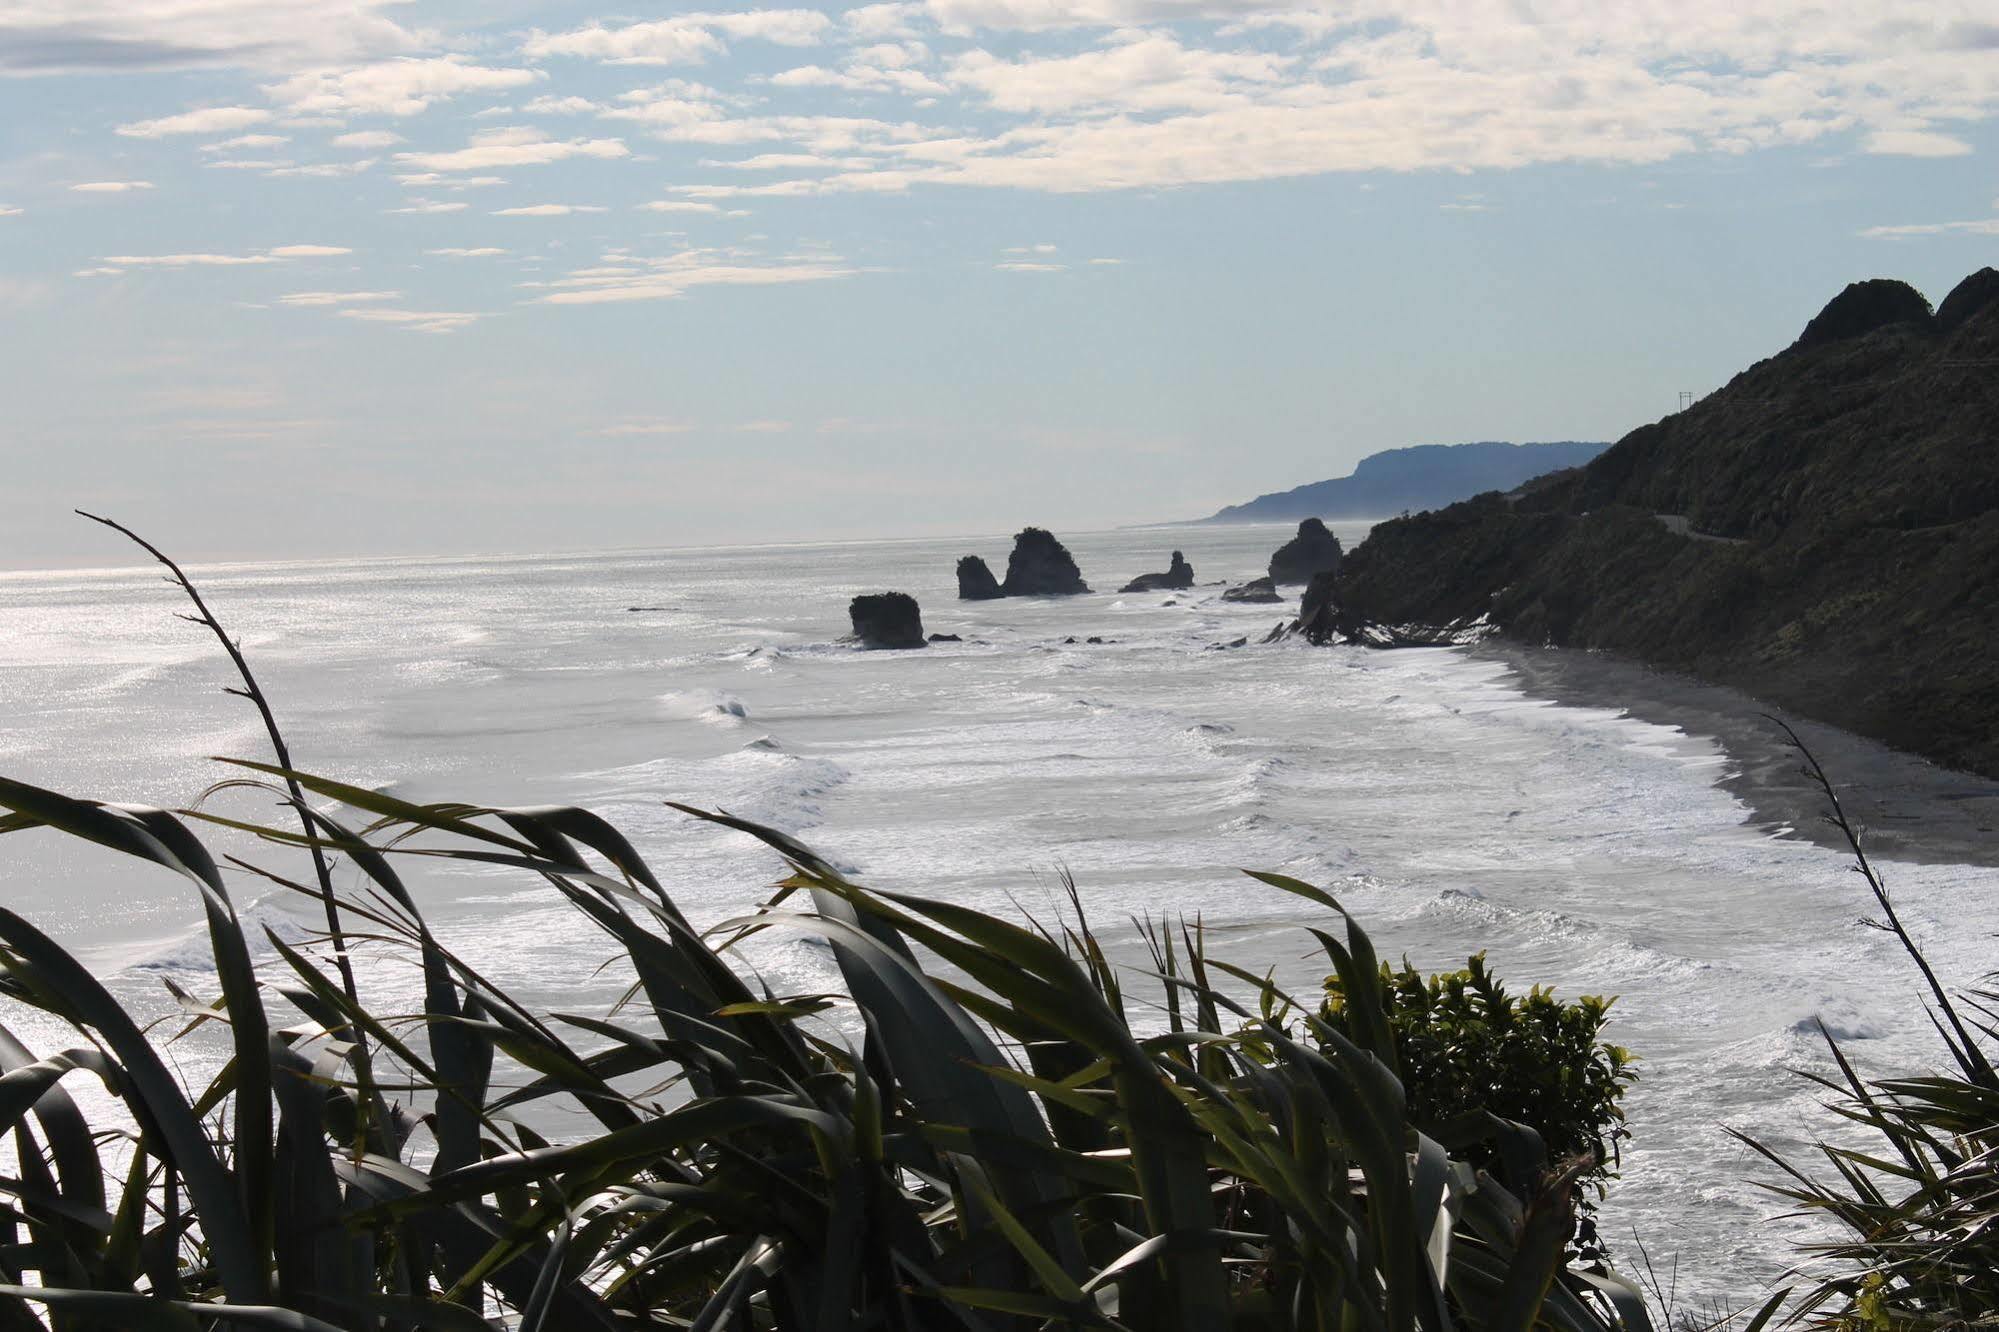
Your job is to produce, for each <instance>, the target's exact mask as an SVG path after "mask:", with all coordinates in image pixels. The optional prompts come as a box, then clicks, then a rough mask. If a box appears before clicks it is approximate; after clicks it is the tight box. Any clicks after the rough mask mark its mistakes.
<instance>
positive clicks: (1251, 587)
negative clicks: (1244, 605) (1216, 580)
mask: <svg viewBox="0 0 1999 1332" xmlns="http://www.w3.org/2000/svg"><path fill="white" fill-rule="evenodd" d="M1222 600H1223V601H1255V602H1266V601H1282V600H1284V598H1283V597H1282V596H1280V595H1279V594H1278V591H1277V584H1275V583H1273V582H1271V581H1270V580H1269V579H1268V578H1259V579H1256V580H1255V581H1254V582H1249V583H1244V584H1243V585H1242V586H1241V587H1232V588H1230V589H1229V590H1228V591H1226V592H1224V593H1222Z"/></svg>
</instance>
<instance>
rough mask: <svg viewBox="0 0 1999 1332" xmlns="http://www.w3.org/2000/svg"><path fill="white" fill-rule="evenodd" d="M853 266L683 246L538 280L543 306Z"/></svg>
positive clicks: (807, 276)
mask: <svg viewBox="0 0 1999 1332" xmlns="http://www.w3.org/2000/svg"><path fill="white" fill-rule="evenodd" d="M857 272H859V270H858V269H855V268H852V267H849V266H847V265H846V264H845V263H843V262H842V261H841V260H840V259H838V258H837V257H834V256H830V255H828V256H824V257H812V258H804V257H798V258H786V259H779V260H764V259H761V258H759V257H757V256H755V255H752V254H746V253H743V252H740V251H725V250H715V249H688V250H682V251H679V252H678V253H676V254H671V255H666V256H663V257H657V258H632V259H629V260H627V261H626V262H623V263H619V264H612V265H605V266H601V267H597V268H583V269H576V270H574V271H572V272H570V273H569V274H567V275H566V276H564V277H562V278H559V279H557V280H555V281H553V282H549V283H546V284H544V285H545V287H546V289H547V290H546V294H545V295H543V296H541V297H540V298H539V300H540V302H541V303H542V304H546V305H600V304H607V303H614V302H624V301H663V300H674V299H677V298H679V297H681V296H684V295H686V294H687V293H688V292H689V291H691V290H693V289H694V288H696V287H710V286H759V287H760V286H774V285H780V284H785V283H793V282H827V281H832V280H834V279H838V278H845V277H852V276H853V275H854V274H855V273H857Z"/></svg>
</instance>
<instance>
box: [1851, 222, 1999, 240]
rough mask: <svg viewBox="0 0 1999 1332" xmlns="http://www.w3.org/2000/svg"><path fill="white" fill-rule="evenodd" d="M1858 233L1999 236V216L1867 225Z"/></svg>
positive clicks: (1911, 236)
mask: <svg viewBox="0 0 1999 1332" xmlns="http://www.w3.org/2000/svg"><path fill="white" fill-rule="evenodd" d="M1860 234H1861V236H1862V237H1864V238H1865V239H1867V240H1914V239H1916V238H1917V237H1920V236H1999V217H1985V218H1974V219H1972V220H1971V221H1968V222H1920V223H1916V224H1913V225H1909V226H1897V227H1868V228H1867V229H1866V230H1865V231H1862V232H1861V233H1860Z"/></svg>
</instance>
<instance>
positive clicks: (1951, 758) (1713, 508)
mask: <svg viewBox="0 0 1999 1332" xmlns="http://www.w3.org/2000/svg"><path fill="white" fill-rule="evenodd" d="M1921 303H1922V298H1921V296H1920V295H1918V294H1916V293H1914V292H1913V291H1912V290H1910V289H1907V288H1903V287H1901V286H1900V284H1883V285H1879V286H1877V285H1875V284H1868V283H1860V284H1856V286H1855V287H1849V288H1848V289H1847V290H1846V291H1845V292H1842V293H1841V294H1840V295H1839V296H1838V297H1837V298H1835V300H1834V301H1833V302H1832V303H1831V304H1830V305H1828V306H1827V307H1826V309H1825V311H1824V312H1823V313H1821V314H1820V315H1819V316H1818V317H1817V318H1815V319H1813V320H1812V321H1811V325H1810V328H1809V330H1808V332H1807V335H1806V336H1804V337H1801V338H1799V339H1798V341H1797V343H1795V344H1793V346H1792V347H1791V348H1789V349H1788V350H1787V351H1785V352H1784V353H1783V354H1781V355H1778V356H1773V357H1771V358H1770V359H1768V360H1765V361H1762V362H1759V363H1758V364H1756V365H1754V366H1751V367H1750V368H1749V369H1747V370H1745V371H1743V372H1742V373H1741V374H1739V375H1737V376H1736V377H1735V379H1734V380H1733V381H1731V382H1730V383H1729V384H1728V385H1726V386H1725V387H1723V388H1722V389H1720V390H1718V391H1717V392H1715V393H1713V394H1710V395H1709V396H1708V397H1706V398H1703V399H1701V400H1700V401H1699V402H1697V403H1695V404H1694V405H1693V406H1692V407H1689V408H1687V409H1686V410H1683V411H1680V412H1676V413H1674V414H1673V415H1671V416H1668V417H1666V418H1664V419H1663V420H1660V421H1658V422H1655V423H1654V424H1651V425H1647V426H1642V427H1640V428H1639V429H1637V430H1634V431H1632V432H1631V433H1630V434H1629V435H1627V436H1625V437H1624V439H1623V440H1621V441H1619V442H1618V443H1617V444H1616V445H1615V446H1613V447H1612V448H1611V449H1610V450H1609V452H1607V453H1605V454H1604V455H1603V456H1602V457H1600V458H1598V459H1597V460H1596V461H1595V462H1593V463H1590V464H1589V465H1588V466H1586V467H1582V468H1579V469H1577V470H1575V471H1574V472H1571V473H1569V474H1567V475H1564V476H1560V477H1555V478H1550V479H1549V481H1548V482H1547V483H1545V484H1543V485H1540V486H1537V487H1535V488H1532V489H1530V490H1527V491H1524V492H1519V493H1516V494H1513V495H1500V494H1496V493H1493V494H1486V495H1481V496H1479V497H1477V498H1475V499H1471V500H1466V501H1464V502H1462V503H1459V504H1454V505H1451V506H1450V507H1448V508H1445V509H1440V510H1437V511H1436V512H1434V513H1426V514H1418V515H1416V516H1414V517H1409V518H1400V519H1394V520H1391V521H1389V522H1385V523H1382V524H1379V525H1378V526H1376V527H1375V528H1374V530H1373V531H1372V532H1371V533H1370V534H1369V536H1368V539H1367V540H1366V541H1364V542H1362V543H1361V544H1360V545H1359V546H1358V547H1356V548H1355V549H1354V550H1353V551H1352V552H1351V553H1350V554H1349V555H1348V556H1347V557H1346V559H1345V560H1344V561H1343V562H1342V563H1341V566H1340V570H1339V573H1338V575H1337V577H1336V579H1335V586H1334V593H1333V596H1334V600H1335V601H1336V602H1337V610H1336V612H1335V614H1336V617H1337V618H1338V620H1339V622H1340V634H1339V636H1340V637H1342V638H1346V639H1349V640H1357V641H1375V637H1376V636H1386V637H1388V638H1391V639H1393V640H1395V641H1404V642H1406V641H1410V639H1411V635H1412V634H1413V633H1414V632H1415V630H1416V628H1417V627H1428V629H1429V630H1430V631H1432V632H1448V633H1450V634H1452V635H1453V636H1460V635H1463V634H1468V633H1473V632H1486V631H1489V630H1490V629H1492V628H1496V629H1497V630H1499V631H1500V632H1502V633H1504V634H1505V635H1506V636H1507V637H1510V638H1513V639H1516V640H1519V641H1522V642H1527V643H1532V644H1536V645H1542V644H1547V645H1554V646H1563V647H1579V648H1588V649H1602V650H1607V651H1612V652H1617V653H1621V654H1624V655H1626V656H1629V657H1632V658H1635V659H1637V660H1640V661H1643V662H1645V663H1647V664H1649V665H1652V666H1656V667H1661V668H1665V669H1668V670H1675V671H1681V672H1684V673H1686V674H1689V675H1692V676H1695V677H1696V678H1699V679H1704V680H1709V681H1713V682H1715V683H1719V684H1724V685H1729V686H1732V687H1734V688H1737V689H1741V690H1743V691H1745V692H1747V693H1750V694H1752V695H1755V696H1757V697H1758V698H1760V699H1762V700H1764V701H1765V702H1766V703H1768V704H1770V705H1773V706H1775V707H1781V708H1785V709H1789V710H1792V711H1795V712H1797V713H1800V714H1803V715H1805V716H1810V717H1815V718H1818V719H1821V720H1824V721H1827V722H1830V723H1833V724H1834V725H1838V726H1843V727H1846V728H1847V729H1849V730H1854V731H1858V732H1860V733H1861V734H1863V735H1869V736H1872V737H1874V738H1876V739H1879V740H1882V741H1884V742H1886V743H1888V744H1891V745H1895V746H1897V747H1899V748H1903V749H1907V750H1911V751H1914V752H1915V753H1918V754H1921V755H1924V756H1925V757H1928V758H1930V759H1933V760H1936V761H1938V762H1940V763H1943V764H1946V765H1949V766H1952V767H1959V768H1966V769H1970V770H1972V771H1976V772H1981V773H1984V774H1986V775H1989V776H1999V683H1995V682H1999V376H1995V375H1993V374H1992V373H1991V369H1990V367H1991V365H1992V364H1994V363H1995V362H1999V275H1995V274H1992V273H1991V272H1990V271H1989V270H1988V271H1986V272H1983V273H1979V274H1974V275H1973V276H1972V277H1971V278H1969V279H1967V280H1966V281H1965V282H1964V283H1962V284H1960V285H1959V287H1958V288H1957V290H1955V291H1953V292H1952V293H1951V295H1950V297H1949V298H1947V299H1946V300H1945V302H1944V305H1943V307H1942V308H1941V309H1940V310H1939V313H1938V315H1937V316H1936V317H1935V318H1931V317H1930V316H1929V315H1928V314H1927V308H1926V306H1925V307H1923V308H1921V309H1919V308H1918V307H1919V305H1921ZM1662 515H1665V516H1668V517H1671V518H1674V519H1675V520H1676V521H1673V522H1666V521H1662V517H1661V516H1662ZM1717 538H1720V539H1717Z"/></svg>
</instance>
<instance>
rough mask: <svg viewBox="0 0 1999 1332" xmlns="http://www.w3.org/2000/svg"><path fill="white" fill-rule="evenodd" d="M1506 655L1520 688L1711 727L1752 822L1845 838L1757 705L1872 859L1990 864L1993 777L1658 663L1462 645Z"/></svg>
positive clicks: (1998, 847)
mask: <svg viewBox="0 0 1999 1332" xmlns="http://www.w3.org/2000/svg"><path fill="white" fill-rule="evenodd" d="M1471 651H1472V652H1474V653H1475V654H1477V655H1479V656H1482V657H1485V658H1487V659H1490V660H1497V661H1502V662H1504V663H1506V665H1507V666H1508V667H1509V668H1510V670H1511V672H1512V674H1513V677H1514V681H1515V683H1516V684H1518V685H1519V687H1520V688H1521V689H1523V690H1525V691H1526V692H1527V693H1528V694H1530V695H1533V696H1535V697H1537V698H1546V699H1550V700H1553V701H1555V702H1558V703H1575V704H1581V705H1585V706H1589V707H1604V708H1617V709H1621V710H1622V711H1624V712H1625V713H1627V714H1629V715H1630V716H1633V717H1636V718H1638V719H1640V720H1641V721H1648V722H1657V723H1660V724H1663V725H1667V726H1677V727H1679V728H1680V729H1681V730H1683V731H1686V732H1688V733H1689V734H1692V735H1703V736H1711V737H1713V738H1714V739H1716V740H1717V741H1719V742H1720V744H1721V746H1722V749H1723V750H1724V751H1725V752H1726V753H1727V755H1728V758H1729V760H1730V765H1729V767H1730V771H1729V776H1728V777H1726V778H1724V779H1723V781H1722V783H1721V785H1722V787H1723V788H1724V789H1726V790H1727V791H1729V792H1731V793H1732V794H1733V795H1735V796H1736V797H1737V798H1738V799H1740V800H1741V801H1742V802H1743V803H1744V804H1746V805H1748V806H1749V807H1750V810H1751V811H1752V813H1751V821H1752V822H1754V823H1756V824H1758V825H1761V826H1764V827H1767V828H1769V829H1771V830H1772V831H1773V832H1776V833H1778V834H1779V835H1781V836H1792V837H1805V838H1809V839H1810V840H1812V841H1814V842H1819V843H1821V844H1823V845H1826V846H1833V847H1838V848H1842V849H1843V848H1844V846H1845V843H1844V841H1843V840H1842V839H1841V837H1840V834H1839V832H1838V831H1837V830H1836V829H1833V828H1830V827H1828V826H1826V824H1825V822H1824V819H1823V817H1822V816H1823V815H1824V813H1825V797H1824V795H1823V793H1822V792H1820V791H1819V789H1818V788H1817V786H1816V785H1814V784H1813V783H1812V782H1811V781H1810V780H1809V779H1808V778H1806V777H1805V776H1804V775H1803V773H1802V772H1801V771H1800V766H1799V756H1798V754H1797V752H1796V751H1795V750H1794V749H1792V748H1791V747H1790V744H1789V741H1788V740H1787V739H1786V738H1785V736H1784V733H1783V732H1782V731H1781V730H1779V729H1778V728H1777V727H1776V726H1774V725H1772V724H1771V722H1770V720H1769V719H1768V718H1767V717H1766V716H1764V715H1763V714H1764V713H1766V712H1767V713H1772V714H1775V715H1777V716H1781V717H1783V718H1784V720H1785V721H1787V722H1789V723H1790V724H1791V725H1792V726H1793V727H1795V728H1796V729H1797V732H1798V734H1799V736H1800V737H1802V738H1803V739H1804V741H1805V743H1806V744H1807V745H1809V746H1810V747H1811V749H1812V752H1813V753H1814V754H1816V755H1817V756H1818V760H1819V762H1820V763H1821V764H1823V765H1824V766H1825V770H1826V772H1827V773H1828V774H1829V775H1830V776H1831V778H1832V780H1833V785H1834V788H1835V789H1836V790H1837V791H1838V793H1839V799H1840V803H1841V804H1842V805H1843V806H1844V807H1845V809H1846V813H1847V817H1848V818H1850V819H1851V820H1852V821H1853V822H1854V823H1856V824H1857V825H1859V826H1860V827H1861V828H1862V830H1863V832H1864V834H1865V845H1866V847H1867V852H1868V854H1869V855H1870V856H1874V857H1876V858H1879V859H1882V860H1903V861H1921V862H1929V863H1959V864H1974V865H1994V866H1999V782H1995V781H1991V780H1988V779H1986V778H1983V777H1976V776H1972V775H1970V774H1968V773H1962V772H1952V771H1950V770H1949V769H1947V768H1940V767H1938V766H1937V765H1935V764H1934V763H1930V762H1928V761H1927V760H1925V759H1920V758H1917V757H1915V756H1913V755H1910V754H1905V753H1902V752H1900V751H1899V750H1894V749H1890V748H1888V747H1887V746H1886V745H1882V744H1879V743H1877V742H1875V741H1872V740H1867V739H1863V738H1862V737H1860V736H1857V735H1853V734H1850V733H1849V732H1846V731H1842V730H1839V729H1838V728H1836V727H1832V726H1827V725H1825V724H1824V723H1822V722H1815V721H1808V720H1806V719H1804V718H1801V717H1796V716H1792V715H1789V714H1786V713H1785V712H1784V711H1783V710H1782V709H1778V708H1772V707H1769V706H1768V705H1766V704H1763V703H1760V702H1758V701H1757V700H1756V699H1754V698H1752V697H1750V696H1749V695H1747V694H1744V693H1741V692H1739V691H1737V690H1733V689H1726V688H1723V687H1721V686H1718V685H1710V684H1703V683H1702V682H1700V681H1698V680H1694V679H1691V678H1689V677H1686V676H1681V675H1672V674H1668V673H1666V672H1663V671H1656V670H1653V669H1651V668H1650V667H1647V666H1643V665H1640V664H1638V663H1636V662H1632V661H1629V660H1626V659H1624V658H1621V657H1614V656H1611V655H1608V654H1605V653H1599V652H1578V651H1572V650H1565V649H1561V648H1531V647H1522V646H1520V645H1518V644H1511V643H1502V642H1488V643H1484V644H1481V645H1479V646H1478V647H1475V648H1473V649H1471Z"/></svg>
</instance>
